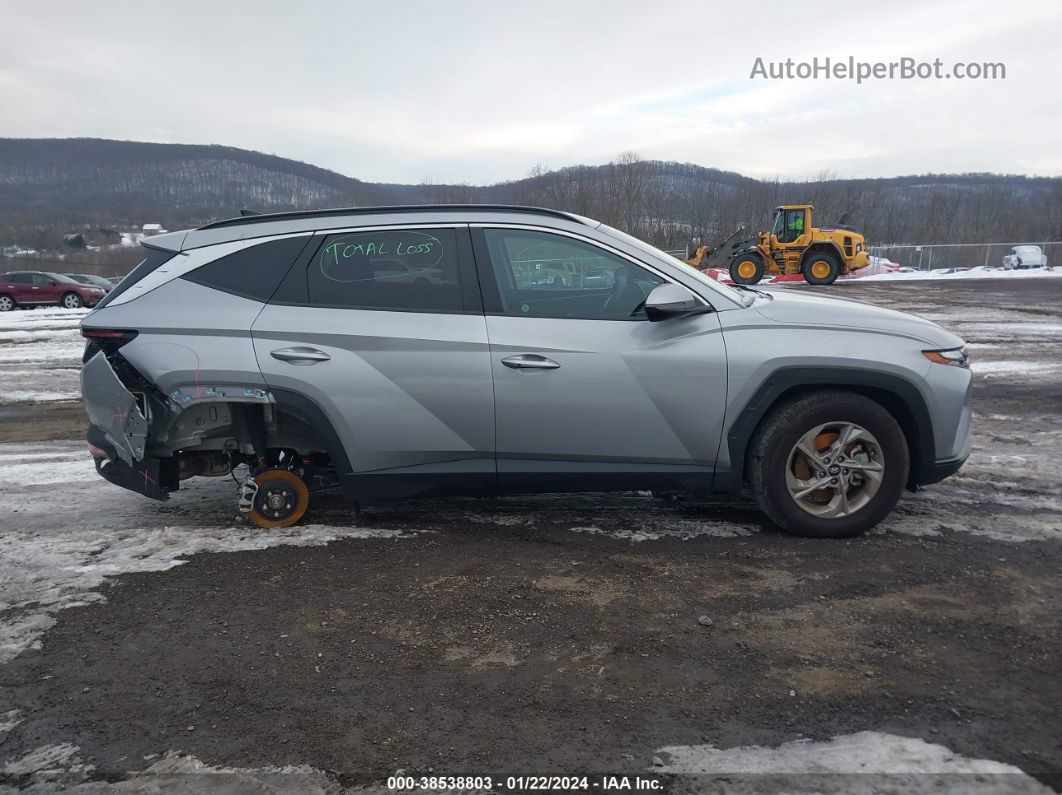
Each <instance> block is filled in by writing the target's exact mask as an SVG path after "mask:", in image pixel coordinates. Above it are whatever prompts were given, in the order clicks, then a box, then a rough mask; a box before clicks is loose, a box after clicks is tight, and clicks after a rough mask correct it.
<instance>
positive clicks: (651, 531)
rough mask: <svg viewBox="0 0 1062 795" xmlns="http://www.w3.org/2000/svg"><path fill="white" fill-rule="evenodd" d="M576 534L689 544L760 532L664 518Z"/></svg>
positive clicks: (752, 528) (734, 525) (578, 530)
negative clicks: (676, 540)
mask: <svg viewBox="0 0 1062 795" xmlns="http://www.w3.org/2000/svg"><path fill="white" fill-rule="evenodd" d="M570 529H571V532H573V533H587V534H589V535H598V536H608V537H609V538H614V539H616V540H617V541H631V542H633V543H638V542H641V541H659V540H660V539H662V538H676V539H678V540H680V541H690V540H691V539H694V538H703V537H714V538H737V537H739V536H750V535H752V534H753V533H757V532H759V529H760V528H759V527H757V526H756V525H743V524H737V523H736V522H715V521H710V520H708V521H703V522H701V521H696V520H692V519H667V518H666V517H662V518H661V519H660V521H655V522H653V523H652V524H651V525H643V526H642V527H641V528H639V529H636V530H632V529H628V528H619V529H613V530H603V529H601V528H600V527H597V526H596V525H591V526H589V527H572V528H570Z"/></svg>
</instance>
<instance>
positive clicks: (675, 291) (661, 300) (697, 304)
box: [645, 284, 712, 323]
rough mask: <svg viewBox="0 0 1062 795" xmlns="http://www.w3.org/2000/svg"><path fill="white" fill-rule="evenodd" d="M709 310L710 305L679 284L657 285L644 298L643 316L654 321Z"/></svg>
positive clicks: (710, 309)
mask: <svg viewBox="0 0 1062 795" xmlns="http://www.w3.org/2000/svg"><path fill="white" fill-rule="evenodd" d="M711 311H712V308H711V307H710V306H708V305H707V304H705V303H703V302H702V301H701V300H700V299H698V298H697V296H695V295H694V294H693V293H692V292H690V291H689V290H687V289H686V288H685V287H683V286H682V285H680V284H661V285H658V286H656V287H654V288H653V291H652V292H651V293H649V297H648V298H646V299H645V316H646V317H647V318H649V320H651V321H653V322H654V323H655V322H657V321H659V320H667V319H668V318H672V317H682V316H683V315H693V314H701V313H703V312H711Z"/></svg>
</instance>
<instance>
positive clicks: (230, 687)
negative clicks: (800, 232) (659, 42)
mask: <svg viewBox="0 0 1062 795" xmlns="http://www.w3.org/2000/svg"><path fill="white" fill-rule="evenodd" d="M787 289H809V288H806V287H799V288H787ZM826 291H827V292H833V293H839V294H841V295H842V296H845V297H853V298H859V299H861V300H869V301H873V302H875V303H880V304H883V305H887V306H894V307H897V308H900V309H905V310H909V311H914V312H917V313H918V314H922V315H925V316H928V317H930V318H931V319H934V320H937V321H938V322H940V323H942V324H943V325H945V326H947V327H949V328H952V329H953V330H955V331H957V332H958V333H959V334H961V335H962V336H964V337H965V339H967V341H969V342H970V343H971V352H972V355H973V357H974V368H975V374H976V380H975V411H976V426H975V440H974V452H973V455H972V456H971V459H970V461H969V462H968V464H967V466H966V467H965V468H964V469H963V470H962V471H961V472H960V473H959V474H958V475H957V476H955V477H953V478H951V479H950V480H948V481H945V482H944V483H941V484H938V485H936V486H933V487H931V488H929V489H927V490H925V491H923V492H920V493H918V494H914V495H907V496H906V497H905V498H904V499H903V500H902V502H901V504H900V506H899V508H898V509H897V511H896V513H895V514H894V516H893V517H891V518H890V519H889V520H888V521H887V522H886V523H885V524H884V525H882V526H881V527H880V528H879V529H877V530H876V531H875V532H874V533H872V534H871V535H868V536H866V537H864V538H861V539H856V540H851V541H839V542H826V541H812V540H803V539H797V538H792V537H789V536H786V535H783V534H781V533H780V532H778V531H776V530H774V529H772V528H771V527H769V526H768V525H767V524H766V523H765V520H764V518H763V517H762V516H761V515H760V514H759V513H758V512H757V511H756V510H755V509H754V507H753V505H752V503H751V501H749V500H747V499H712V500H682V501H676V502H665V501H661V500H656V499H654V498H652V497H650V496H645V495H638V494H625V495H611V496H601V495H578V496H574V497H572V496H543V497H533V498H524V499H507V500H501V501H486V500H441V501H434V502H410V503H404V504H385V505H378V506H369V507H368V508H367V509H365V510H364V511H363V512H362V515H361V518H360V521H359V522H358V524H357V526H354V525H353V524H352V521H351V512H350V510H349V508H348V507H347V506H346V505H344V504H343V502H342V501H341V500H339V499H338V498H327V499H324V500H322V502H320V503H319V504H318V505H317V506H316V509H315V510H314V511H313V515H312V517H310V521H312V522H313V524H310V525H307V526H306V527H303V528H293V529H291V530H290V531H286V532H284V533H277V534H275V535H272V536H264V535H263V534H262V533H261V532H260V531H255V530H251V529H248V528H245V527H241V526H239V525H234V524H233V521H232V517H233V514H234V512H235V497H234V494H233V486H232V483H231V481H225V480H214V481H210V480H204V481H196V482H195V483H194V484H193V485H192V488H190V489H189V490H188V491H182V492H180V493H179V494H177V495H175V496H174V498H173V499H172V500H171V501H170V502H168V503H165V504H157V503H152V502H149V501H146V500H142V499H141V498H138V497H137V496H136V495H133V494H128V493H126V492H123V491H121V490H118V489H115V488H113V487H110V486H108V485H107V484H104V483H103V482H102V481H98V479H97V478H96V476H95V475H94V473H92V471H91V465H90V464H88V463H87V461H86V459H85V458H84V453H83V452H82V448H81V446H80V445H79V444H78V443H76V442H71V443H66V442H61V441H60V442H54V441H35V440H48V439H56V438H63V435H62V434H59V435H58V436H57V435H56V431H55V430H54V429H56V428H62V429H66V428H68V427H70V426H71V425H72V424H76V421H74V416H75V413H74V412H76V407H75V408H70V407H69V404H60V403H53V404H49V403H41V404H29V403H9V404H7V405H4V406H0V412H4V413H3V414H0V417H3V420H4V421H3V423H2V430H0V434H2V436H0V441H3V442H7V444H0V475H5V476H6V483H7V485H6V486H5V488H4V489H3V490H0V517H3V518H2V522H3V529H2V531H0V540H2V541H3V542H4V543H3V544H2V546H0V589H2V594H0V660H3V661H6V664H3V665H0V737H5V739H2V740H0V771H3V773H2V775H0V781H6V782H7V783H8V784H11V785H14V786H27V785H34V784H36V785H37V786H39V787H40V788H42V789H50V788H54V787H55V786H57V785H58V784H60V783H65V784H68V785H74V784H77V783H79V782H90V783H89V784H85V785H84V788H85V789H86V790H88V789H92V786H93V785H92V784H91V782H117V781H124V782H125V783H124V785H123V786H128V787H135V786H144V787H145V791H147V789H148V788H149V787H155V786H158V787H161V788H163V789H165V788H166V787H173V788H176V789H180V788H181V787H186V788H188V787H190V789H187V791H194V790H196V789H200V788H207V787H208V786H209V787H211V788H216V787H220V786H222V785H225V786H230V785H232V782H233V780H235V779H233V778H232V776H237V778H238V780H239V781H240V782H243V783H247V782H250V784H249V786H250V785H252V784H253V785H254V786H258V785H261V784H262V782H263V781H266V780H268V781H272V782H274V784H275V782H277V781H279V782H281V783H280V784H275V785H276V786H278V788H279V789H281V790H306V791H310V790H313V789H314V788H318V789H328V788H330V787H331V788H335V787H339V786H344V787H351V786H358V785H368V784H372V783H380V782H382V781H383V780H385V779H386V777H387V776H388V775H389V774H392V773H394V771H396V770H398V769H402V770H404V771H406V772H408V773H412V774H418V775H419V774H421V773H424V774H428V773H429V771H431V772H433V773H435V774H483V773H492V774H500V773H507V774H511V773H521V774H532V773H545V772H554V773H590V772H597V773H618V772H626V773H629V774H634V773H639V772H640V773H655V774H659V775H662V779H661V780H663V781H665V782H666V783H667V784H668V785H669V786H671V787H674V788H676V789H680V788H682V787H684V786H692V785H691V784H690V782H694V784H695V785H696V786H697V787H699V786H707V785H708V784H712V785H716V786H718V785H720V781H719V780H718V779H717V776H718V775H720V774H722V773H732V774H741V773H755V774H757V775H759V776H760V778H756V777H755V776H754V777H753V779H754V783H753V784H749V786H750V788H752V789H755V788H756V787H757V786H760V787H762V788H766V789H771V788H773V782H774V781H775V780H774V779H770V778H768V777H766V776H765V774H766V773H770V772H776V773H777V772H796V773H807V772H809V770H810V771H812V772H823V771H828V770H834V771H838V770H839V771H841V772H848V773H855V772H857V771H858V770H863V771H864V772H867V773H875V772H876V773H891V774H899V773H904V772H906V773H908V774H910V775H912V776H913V778H912V779H908V780H906V783H908V784H911V783H912V782H913V783H915V784H918V785H924V786H925V787H926V788H927V789H931V787H930V784H931V783H933V784H934V786H936V785H938V784H940V782H939V781H936V782H935V783H934V782H933V780H932V776H933V775H934V774H940V775H944V774H948V775H951V776H952V777H951V778H948V779H947V784H948V787H950V788H951V789H953V790H956V791H970V790H974V789H977V787H987V789H985V790H984V791H1000V790H1002V789H1004V788H1006V787H1010V788H1011V791H1022V792H1032V791H1049V790H1047V789H1045V788H1043V786H1042V785H1047V786H1049V787H1053V788H1056V789H1058V788H1062V731H1060V729H1062V717H1060V713H1059V704H1060V703H1062V685H1060V683H1059V670H1060V660H1062V631H1060V630H1062V620H1060V618H1059V615H1060V607H1062V582H1060V578H1059V574H1058V572H1059V568H1060V564H1062V544H1060V541H1062V493H1060V492H1062V487H1060V483H1062V458H1060V456H1062V309H1060V308H1059V307H1060V304H1062V279H1058V280H1054V279H1051V280H1046V279H1045V280H1042V281H1041V280H1035V281H1034V280H1028V281H1014V282H1002V281H1000V282H996V281H978V282H975V283H970V284H966V283H961V282H949V283H938V284H933V285H932V286H931V287H927V286H925V285H923V284H918V283H914V282H911V283H905V284H865V285H843V286H836V287H833V288H828V289H826ZM49 344H51V343H49ZM0 361H3V359H0ZM46 412H54V413H55V418H56V422H48V421H46V420H45V419H44V418H45V417H46V416H47V415H46ZM15 418H17V420H16V419H15ZM12 420H15V421H12ZM27 428H35V429H36V428H39V429H40V430H41V433H39V434H38V433H37V431H36V430H34V431H32V432H30V431H28V430H27ZM207 552H211V553H217V554H195V553H207ZM178 564H181V565H178ZM705 616H706V617H710V619H711V621H710V625H707V626H706V625H705V624H709V622H707V621H704V622H702V621H699V619H700V618H701V617H705ZM3 705H6V706H3ZM5 713H6V719H5V717H4V716H5ZM5 729H6V735H5V734H4V733H3V732H4V730H5ZM801 739H804V740H807V742H805V743H800V744H797V745H792V743H793V741H794V740H801ZM787 743H788V744H790V745H785V744H787ZM939 746H942V747H943V748H938V747H939ZM786 749H795V751H793V753H788V752H787V750H786ZM838 749H840V750H841V755H842V756H844V757H845V758H846V759H848V760H860V759H868V760H870V761H869V762H868V763H867V764H866V766H865V767H862V768H859V767H858V766H856V767H855V768H853V766H852V765H849V766H848V767H845V765H844V764H839V763H836V762H835V761H831V760H834V759H835V757H836V756H837V754H836V752H837V751H838ZM934 749H936V750H934ZM168 754H169V755H170V758H169V759H168V760H167V758H166V757H167V755H168ZM787 754H788V755H787ZM193 758H194V759H193ZM654 758H655V759H654ZM196 760H198V762H196ZM749 760H753V761H751V762H750V761H749ZM779 760H780V761H779ZM808 760H811V761H810V762H809V761H808ZM163 763H165V764H163ZM198 763H202V765H200V766H199V767H196V765H197V764H198ZM166 765H169V766H168V767H166ZM203 765H205V766H209V767H207V768H203V767H202V766H203ZM816 765H818V767H816ZM144 770H147V774H145V775H143V776H139V777H135V776H134V778H132V779H130V778H129V777H130V776H131V775H132V774H135V773H136V772H137V771H144ZM219 771H222V772H224V775H222V774H221V773H219ZM704 771H712V773H713V775H712V776H709V777H707V778H705V777H703V776H702V777H697V776H695V775H693V774H695V773H698V772H704ZM1022 771H1023V772H1024V773H1025V774H1028V776H1031V777H1032V778H1029V777H1027V776H1023V775H1021V772H1022ZM204 772H206V773H212V774H214V776H215V777H214V778H210V779H209V780H208V779H205V778H202V775H203V774H204ZM974 774H979V776H978V775H974ZM196 776H200V777H199V778H196ZM218 776H220V778H219V777H218ZM226 776H228V777H226ZM241 776H242V777H244V778H240V777H241ZM270 777H272V778H270ZM866 780H867V779H866V778H865V776H864V777H863V778H859V777H858V776H857V777H856V779H844V778H843V777H838V778H834V779H831V780H830V782H829V783H828V784H823V783H822V782H821V781H820V782H819V784H818V787H819V788H820V789H822V790H824V791H850V790H853V789H856V788H857V787H856V786H855V785H854V784H853V781H858V782H859V783H860V785H862V784H863V783H865V781H866ZM159 782H163V784H165V786H163V785H162V784H160V783H159ZM219 782H221V783H220V784H219ZM727 782H729V787H730V789H729V791H742V790H741V786H739V784H741V783H742V782H744V784H748V780H745V779H741V777H740V776H738V777H737V778H735V777H734V776H728V777H727V778H726V780H725V781H724V782H723V784H726V783H727ZM755 782H758V784H757V783H755ZM742 785H743V784H742ZM262 786H264V785H262ZM831 787H833V788H834V789H832V790H831V789H830V788H831ZM795 788H796V789H800V787H799V786H796V787H795ZM946 788H947V787H946ZM232 791H261V790H253V789H247V790H235V789H233V790H232Z"/></svg>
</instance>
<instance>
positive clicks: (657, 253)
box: [598, 224, 753, 306]
mask: <svg viewBox="0 0 1062 795" xmlns="http://www.w3.org/2000/svg"><path fill="white" fill-rule="evenodd" d="M598 229H600V230H601V231H602V232H604V233H606V234H608V235H611V236H612V237H615V238H617V239H619V240H622V241H623V242H624V243H628V244H630V245H632V246H634V247H635V248H637V249H639V250H641V251H644V252H645V253H646V254H649V255H651V256H653V257H656V258H658V259H662V260H666V261H668V262H670V263H671V264H672V265H676V266H678V267H679V268H682V269H683V271H682V272H683V273H688V274H689V275H690V276H692V277H693V278H695V279H696V280H697V281H699V282H702V283H703V284H706V285H708V286H709V287H711V288H712V289H714V290H717V291H719V292H723V293H725V294H726V296H727V297H728V298H730V299H732V300H734V301H736V302H737V303H739V304H741V305H742V306H749V305H750V304H751V303H752V301H753V298H752V296H751V295H750V294H749V293H745V292H741V291H740V290H735V289H734V288H733V287H731V286H730V285H727V284H723V283H722V282H718V281H716V280H715V279H713V278H712V277H711V276H708V275H707V274H704V273H701V272H700V271H699V270H697V269H696V268H694V267H691V266H689V265H687V264H686V263H685V262H683V261H682V260H680V259H678V258H676V257H672V256H671V255H670V254H668V253H667V252H666V251H661V250H660V249H658V248H657V247H656V246H650V245H649V244H648V243H646V242H645V241H644V240H639V239H638V238H636V237H634V236H633V235H628V234H627V233H626V232H621V231H619V230H618V229H613V228H612V227H611V226H608V225H607V224H601V226H599V227H598Z"/></svg>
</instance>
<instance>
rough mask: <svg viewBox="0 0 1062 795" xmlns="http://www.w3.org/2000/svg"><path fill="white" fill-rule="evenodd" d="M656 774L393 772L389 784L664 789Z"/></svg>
mask: <svg viewBox="0 0 1062 795" xmlns="http://www.w3.org/2000/svg"><path fill="white" fill-rule="evenodd" d="M663 786H664V785H663V782H662V781H661V780H660V779H658V778H654V777H652V776H599V777H590V776H504V777H503V776H402V775H396V776H391V777H389V778H388V779H387V788H388V789H389V790H393V791H396V792H418V791H420V792H425V791H427V792H441V791H446V790H467V789H473V790H487V791H490V790H497V791H499V792H568V791H580V790H582V791H589V790H600V791H605V792H607V791H624V790H630V791H634V790H639V791H643V792H652V791H659V790H662V789H663Z"/></svg>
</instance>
